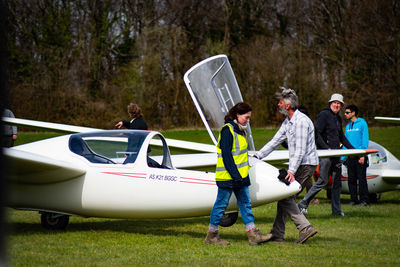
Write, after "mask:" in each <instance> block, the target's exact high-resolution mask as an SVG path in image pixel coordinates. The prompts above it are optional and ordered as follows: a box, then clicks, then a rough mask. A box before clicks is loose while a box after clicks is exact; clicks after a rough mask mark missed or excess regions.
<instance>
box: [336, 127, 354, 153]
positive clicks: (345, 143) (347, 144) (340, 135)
mask: <svg viewBox="0 0 400 267" xmlns="http://www.w3.org/2000/svg"><path fill="white" fill-rule="evenodd" d="M339 139H340V141H341V142H342V144H343V145H344V146H345V147H347V148H348V149H354V146H353V145H352V144H350V142H349V140H348V139H347V138H346V136H344V134H343V130H342V129H340V130H339Z"/></svg>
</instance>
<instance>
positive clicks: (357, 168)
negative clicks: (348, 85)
mask: <svg viewBox="0 0 400 267" xmlns="http://www.w3.org/2000/svg"><path fill="white" fill-rule="evenodd" d="M344 116H345V118H346V119H347V120H349V121H350V122H349V123H348V124H347V125H346V130H345V133H344V135H345V136H346V138H347V140H349V142H350V143H351V144H352V145H353V147H354V148H358V149H367V148H368V142H369V134H368V125H367V122H366V121H365V120H364V119H363V118H358V117H357V116H358V108H357V106H355V105H349V106H347V107H346V109H345V112H344ZM343 148H346V147H343ZM346 163H347V164H346V165H347V173H348V177H349V181H348V184H349V191H350V203H349V204H350V205H356V204H360V206H367V205H368V203H369V198H368V183H367V167H368V158H367V157H366V156H362V157H348V159H347V160H346ZM357 181H358V188H357ZM357 189H358V190H357ZM357 191H358V193H357ZM358 194H359V195H360V199H358Z"/></svg>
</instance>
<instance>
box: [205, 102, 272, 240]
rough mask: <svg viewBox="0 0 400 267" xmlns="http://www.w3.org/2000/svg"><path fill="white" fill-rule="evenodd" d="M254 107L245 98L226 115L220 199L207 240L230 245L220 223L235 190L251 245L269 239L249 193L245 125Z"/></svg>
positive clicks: (220, 144)
mask: <svg viewBox="0 0 400 267" xmlns="http://www.w3.org/2000/svg"><path fill="white" fill-rule="evenodd" d="M251 111H252V108H251V106H250V105H249V104H247V103H245V102H239V103H237V104H236V105H234V106H233V107H232V108H231V109H230V110H229V111H228V114H227V115H226V116H225V125H224V126H222V129H221V131H220V134H219V137H218V143H217V152H218V159H217V166H216V172H215V180H216V184H217V187H218V194H217V199H216V200H215V203H214V206H213V209H212V211H211V214H210V224H209V229H208V232H207V236H206V239H205V241H204V243H205V244H217V245H229V244H230V242H228V241H225V240H222V239H221V238H220V236H219V231H218V225H219V224H220V222H221V218H222V216H223V215H224V212H225V209H226V207H227V206H228V203H229V199H230V198H231V196H232V193H234V194H235V196H236V199H237V204H238V207H239V211H240V214H241V216H242V220H243V223H244V224H245V226H246V230H247V235H248V239H249V244H250V245H257V244H261V243H263V242H265V241H266V240H267V237H266V236H265V235H262V234H261V232H260V230H259V229H257V228H256V226H255V224H254V215H253V212H252V210H251V200H250V194H249V186H250V178H249V168H250V167H249V162H248V154H247V141H246V136H245V131H244V130H245V128H246V127H247V123H248V122H249V121H250V117H251Z"/></svg>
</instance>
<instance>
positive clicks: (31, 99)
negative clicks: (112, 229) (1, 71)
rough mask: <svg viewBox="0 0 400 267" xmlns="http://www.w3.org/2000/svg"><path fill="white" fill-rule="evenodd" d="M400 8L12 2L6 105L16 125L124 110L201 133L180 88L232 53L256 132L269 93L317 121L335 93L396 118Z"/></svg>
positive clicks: (386, 0) (357, 0)
mask: <svg viewBox="0 0 400 267" xmlns="http://www.w3.org/2000/svg"><path fill="white" fill-rule="evenodd" d="M399 5H400V4H399V1H397V0H383V1H382V0H320V1H310V0H202V1H199V0H197V1H196V0H29V1H28V0H12V1H6V6H7V20H6V21H7V22H6V25H5V27H4V28H3V30H6V34H7V46H8V66H9V74H8V89H9V90H8V92H9V93H8V106H9V107H10V108H11V109H12V110H13V111H14V113H15V114H16V115H17V117H22V118H30V119H35V120H45V121H52V122H62V123H69V124H77V125H84V126H91V127H99V128H105V129H109V128H113V125H114V124H115V122H116V121H118V120H120V119H123V118H127V117H128V115H127V112H126V106H127V104H128V103H130V102H135V103H137V104H139V105H140V106H141V108H142V109H143V113H144V117H145V119H146V121H147V122H148V124H149V125H150V128H152V129H171V128H184V127H201V126H202V123H201V120H200V117H199V116H198V114H197V112H196V111H195V108H194V105H193V104H192V101H191V98H190V96H189V94H188V92H187V90H186V87H185V85H184V82H183V75H184V73H185V72H186V71H187V70H188V69H189V68H190V67H191V66H193V65H194V64H196V63H197V62H199V61H201V60H203V59H205V58H207V57H210V56H213V55H217V54H226V55H228V57H229V60H230V62H231V65H232V68H233V70H234V72H235V75H236V78H237V81H238V84H239V87H240V88H241V91H242V94H243V98H244V100H245V101H247V102H249V103H250V104H251V105H252V107H253V118H252V125H253V126H256V127H264V126H270V125H277V124H278V123H279V122H280V121H281V120H282V117H281V115H279V114H278V113H277V107H276V103H277V100H276V98H275V93H276V92H277V91H279V86H285V87H290V88H292V89H295V90H296V92H297V94H298V96H299V100H300V104H301V105H303V106H305V107H306V108H307V109H308V112H309V114H310V117H311V118H312V119H315V116H316V115H317V114H318V112H319V111H320V110H321V109H322V108H323V107H325V106H326V105H327V101H328V99H329V96H330V94H331V93H335V92H338V93H341V94H343V95H344V97H345V102H346V103H349V104H356V105H358V106H359V107H360V110H361V114H360V115H361V116H362V117H364V118H366V119H367V120H369V121H370V122H372V118H373V117H374V116H376V115H383V116H384V115H387V116H398V115H399V114H400V112H399V110H400V109H399V104H400V87H399V82H400V75H399V71H400V64H399V59H400V57H399V55H400V54H399V53H400V49H399V48H400V14H399V12H400V7H399Z"/></svg>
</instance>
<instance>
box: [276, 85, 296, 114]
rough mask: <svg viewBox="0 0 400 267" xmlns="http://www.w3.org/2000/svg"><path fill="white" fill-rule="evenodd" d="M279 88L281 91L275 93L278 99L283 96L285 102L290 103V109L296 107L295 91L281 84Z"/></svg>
mask: <svg viewBox="0 0 400 267" xmlns="http://www.w3.org/2000/svg"><path fill="white" fill-rule="evenodd" d="M279 89H281V90H282V92H280V93H276V97H277V98H278V99H279V100H280V99H282V98H283V101H285V104H290V107H291V108H292V109H297V107H298V106H299V99H298V98H297V95H296V92H295V91H294V90H293V89H290V88H285V87H283V86H279Z"/></svg>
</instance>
